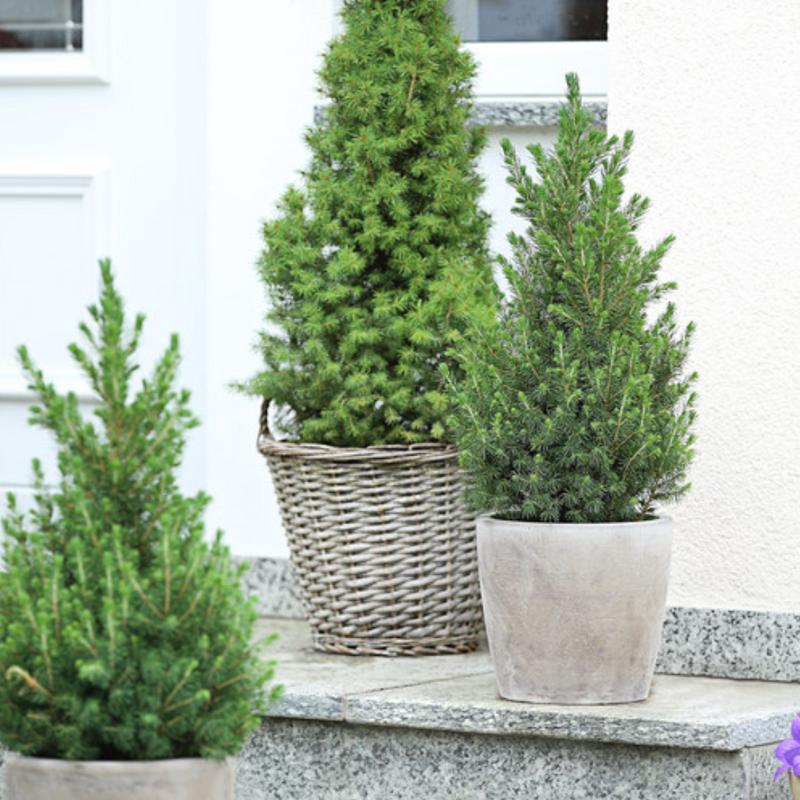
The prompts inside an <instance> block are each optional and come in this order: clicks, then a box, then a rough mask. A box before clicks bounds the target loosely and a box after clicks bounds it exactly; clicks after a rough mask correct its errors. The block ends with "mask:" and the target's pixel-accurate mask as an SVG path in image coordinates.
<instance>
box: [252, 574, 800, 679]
mask: <svg viewBox="0 0 800 800" xmlns="http://www.w3.org/2000/svg"><path fill="white" fill-rule="evenodd" d="M250 562H251V564H252V567H251V571H252V573H253V574H252V576H251V577H249V578H247V579H246V587H247V588H248V592H251V593H256V594H258V595H259V597H260V600H259V602H260V606H259V608H260V609H261V613H262V614H264V615H267V616H278V617H292V618H302V616H303V610H302V605H301V603H300V595H299V592H298V589H297V585H296V583H295V580H294V575H293V574H292V567H291V563H290V562H289V560H288V559H279V558H278V559H250ZM656 672H658V673H664V674H671V675H707V676H710V677H718V678H742V679H744V680H751V679H752V680H767V681H789V682H793V681H800V614H789V613H782V612H769V611H737V610H728V609H719V608H684V607H672V608H668V609H667V612H666V617H665V620H664V628H663V631H662V637H661V649H660V651H659V655H658V661H657V664H656Z"/></svg>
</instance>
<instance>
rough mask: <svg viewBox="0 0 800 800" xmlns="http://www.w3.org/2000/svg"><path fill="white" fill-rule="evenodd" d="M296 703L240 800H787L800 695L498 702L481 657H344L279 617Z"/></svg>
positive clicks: (260, 752)
mask: <svg viewBox="0 0 800 800" xmlns="http://www.w3.org/2000/svg"><path fill="white" fill-rule="evenodd" d="M260 628H261V629H262V630H263V632H265V633H267V632H272V631H277V632H279V633H280V634H281V640H280V641H279V642H278V643H276V644H275V645H273V646H272V647H271V648H270V650H269V655H270V656H271V657H273V658H276V659H277V660H278V669H277V679H278V680H279V681H280V682H281V683H283V684H284V686H285V694H284V698H283V699H282V700H281V702H280V703H279V705H278V706H277V707H275V709H274V710H273V712H272V714H271V715H270V717H269V718H268V719H266V720H265V721H264V723H263V725H262V726H261V728H260V730H259V731H258V732H257V733H256V734H255V736H254V737H253V739H252V740H251V741H250V743H249V744H248V745H247V747H246V748H245V750H244V751H243V753H242V754H241V757H240V760H239V768H238V778H237V795H236V797H237V800H266V799H267V798H271V799H273V798H274V800H295V798H297V799H302V800H362V799H363V800H371V799H372V798H375V799H376V800H377V799H378V798H380V800H388V799H389V798H403V800H416V798H424V800H440V799H441V800H445V799H446V800H461V799H462V798H463V800H495V798H497V800H512V799H513V798H526V799H527V798H536V800H556V799H557V800H571V799H572V798H575V800H577V799H578V798H620V799H623V798H630V799H631V800H638V798H642V799H643V800H649V798H658V800H694V798H698V800H699V798H702V799H703V800H716V799H717V798H719V800H723V798H724V800H772V798H774V799H775V800H778V798H787V797H788V796H789V795H788V786H787V785H786V783H785V782H784V781H779V782H778V783H773V781H772V775H773V773H774V771H775V769H776V767H777V765H778V764H777V761H776V760H775V758H774V755H773V751H774V747H775V743H776V742H778V741H779V740H781V739H783V738H785V737H786V736H787V735H788V731H789V725H790V723H791V719H792V716H793V715H794V714H795V713H796V712H797V710H798V709H799V708H800V684H797V683H789V682H775V681H758V680H734V679H725V678H710V677H694V676H685V675H657V676H656V678H655V680H654V682H653V688H652V691H651V694H650V697H649V698H648V699H647V700H646V701H643V702H641V703H632V704H626V705H615V706H556V705H530V704H526V703H514V702H510V701H505V700H501V699H500V698H499V697H498V695H497V689H496V686H495V682H494V675H493V672H492V666H491V662H490V659H489V654H488V652H487V650H486V648H485V646H484V647H483V648H482V649H480V650H479V651H478V652H476V653H472V654H469V655H454V656H432V657H422V658H397V659H387V658H365V657H353V656H335V655H326V654H324V653H319V652H316V651H314V650H312V649H311V645H310V634H309V631H308V627H307V625H306V623H304V622H303V621H301V620H295V619H284V618H274V619H273V618H269V619H263V620H261V622H260Z"/></svg>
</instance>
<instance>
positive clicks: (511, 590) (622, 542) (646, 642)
mask: <svg viewBox="0 0 800 800" xmlns="http://www.w3.org/2000/svg"><path fill="white" fill-rule="evenodd" d="M477 529H478V565H479V570H480V580H481V590H482V593H483V604H484V616H485V621H486V631H487V635H488V638H489V648H490V650H491V654H492V660H493V662H494V668H495V674H496V676H497V683H498V688H499V691H500V696H501V697H504V698H506V699H508V700H521V701H525V702H531V703H564V704H599V703H628V702H635V701H637V700H643V699H645V698H646V697H647V695H648V693H649V691H650V682H651V680H652V677H653V671H654V668H655V661H656V656H657V655H658V648H659V643H660V641H661V628H662V626H663V621H664V606H665V602H666V594H667V583H668V581H669V562H670V551H671V544H672V522H671V520H670V519H668V518H666V517H662V518H659V519H654V520H649V521H645V522H629V523H611V524H606V523H603V524H549V523H530V522H509V521H505V520H499V519H495V518H493V517H490V516H483V517H479V519H478V524H477Z"/></svg>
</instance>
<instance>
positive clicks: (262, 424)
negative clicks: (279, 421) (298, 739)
mask: <svg viewBox="0 0 800 800" xmlns="http://www.w3.org/2000/svg"><path fill="white" fill-rule="evenodd" d="M269 404H270V399H269V398H268V397H265V398H264V399H263V400H262V401H261V415H260V417H259V425H258V438H259V439H261V438H262V437H264V438H265V439H270V440H272V441H274V440H275V437H274V436H273V435H272V432H271V431H270V429H269Z"/></svg>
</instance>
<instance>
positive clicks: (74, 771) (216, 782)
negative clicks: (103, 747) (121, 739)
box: [5, 753, 236, 800]
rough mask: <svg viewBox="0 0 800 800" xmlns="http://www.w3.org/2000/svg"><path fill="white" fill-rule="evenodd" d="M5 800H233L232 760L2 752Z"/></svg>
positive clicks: (233, 766)
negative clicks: (123, 758) (59, 756)
mask: <svg viewBox="0 0 800 800" xmlns="http://www.w3.org/2000/svg"><path fill="white" fill-rule="evenodd" d="M5 764H6V800H233V786H234V777H235V765H236V762H235V760H234V759H233V758H226V759H224V760H220V761H210V760H209V761H207V760H204V759H202V758H179V759H166V760H163V761H64V760H61V759H51V758H29V757H27V756H21V755H19V754H17V753H6V755H5Z"/></svg>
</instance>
